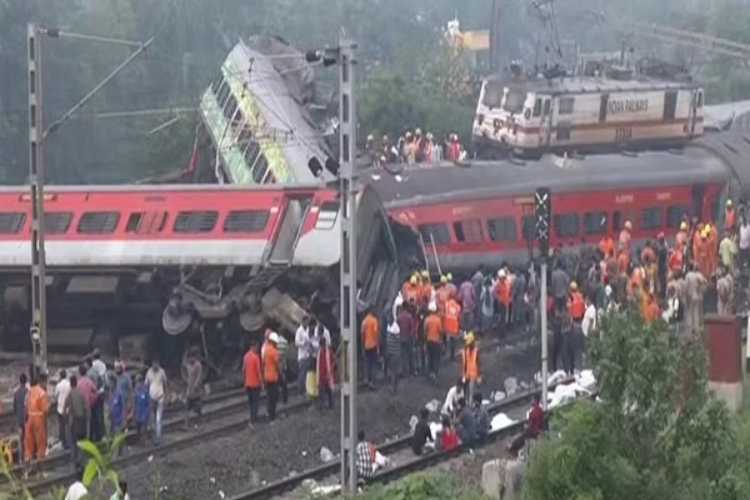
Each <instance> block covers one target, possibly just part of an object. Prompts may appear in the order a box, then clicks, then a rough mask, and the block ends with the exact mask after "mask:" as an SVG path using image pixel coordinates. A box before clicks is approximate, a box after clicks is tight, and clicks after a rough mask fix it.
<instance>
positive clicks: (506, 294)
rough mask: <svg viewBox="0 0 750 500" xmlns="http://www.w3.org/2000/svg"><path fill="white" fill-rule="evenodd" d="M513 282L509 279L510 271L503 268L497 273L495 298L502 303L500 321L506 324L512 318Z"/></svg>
mask: <svg viewBox="0 0 750 500" xmlns="http://www.w3.org/2000/svg"><path fill="white" fill-rule="evenodd" d="M511 292H512V289H511V282H510V279H508V272H507V271H506V270H505V269H504V268H503V269H500V271H498V273H497V282H496V283H495V299H496V300H497V303H498V304H499V305H500V311H499V316H500V323H501V324H502V325H506V324H507V323H508V322H509V320H510V308H511V305H512V301H513V296H512V295H511Z"/></svg>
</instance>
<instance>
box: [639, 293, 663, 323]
mask: <svg viewBox="0 0 750 500" xmlns="http://www.w3.org/2000/svg"><path fill="white" fill-rule="evenodd" d="M643 312H644V314H643V321H645V322H646V324H651V323H653V322H654V321H656V320H658V319H659V317H660V316H661V310H660V309H659V304H657V303H656V301H655V300H653V298H652V299H651V300H649V302H648V304H647V305H646V308H645V310H644V311H643Z"/></svg>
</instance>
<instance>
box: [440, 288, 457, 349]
mask: <svg viewBox="0 0 750 500" xmlns="http://www.w3.org/2000/svg"><path fill="white" fill-rule="evenodd" d="M442 316H443V330H445V336H446V340H447V342H448V349H449V350H450V355H451V361H453V360H454V359H456V344H457V343H458V337H459V335H460V334H461V304H459V303H458V302H457V301H456V299H448V302H447V303H446V304H445V310H444V311H443V315H442Z"/></svg>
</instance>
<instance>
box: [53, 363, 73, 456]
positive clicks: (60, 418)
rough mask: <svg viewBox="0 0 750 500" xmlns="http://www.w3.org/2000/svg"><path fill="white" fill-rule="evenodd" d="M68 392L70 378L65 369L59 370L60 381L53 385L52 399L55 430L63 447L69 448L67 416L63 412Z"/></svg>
mask: <svg viewBox="0 0 750 500" xmlns="http://www.w3.org/2000/svg"><path fill="white" fill-rule="evenodd" d="M69 394H70V380H68V374H67V373H66V372H65V370H60V381H59V382H58V383H57V385H56V386H55V391H54V394H53V395H54V398H55V399H54V401H55V405H56V408H57V432H58V437H59V438H60V442H61V443H62V445H63V448H65V449H66V450H67V449H69V448H70V440H69V439H68V416H67V415H66V414H65V402H66V401H67V400H68V395H69Z"/></svg>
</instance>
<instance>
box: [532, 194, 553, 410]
mask: <svg viewBox="0 0 750 500" xmlns="http://www.w3.org/2000/svg"><path fill="white" fill-rule="evenodd" d="M534 204H535V205H536V239H537V241H538V242H539V253H540V254H541V258H542V263H541V264H542V265H541V271H540V272H541V286H540V288H541V290H540V292H541V297H540V300H539V314H541V330H542V360H541V361H542V408H543V409H544V411H547V379H548V374H547V340H548V338H547V260H548V258H549V233H550V221H551V219H552V194H551V193H550V191H549V189H547V188H539V189H537V190H536V193H534Z"/></svg>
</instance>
